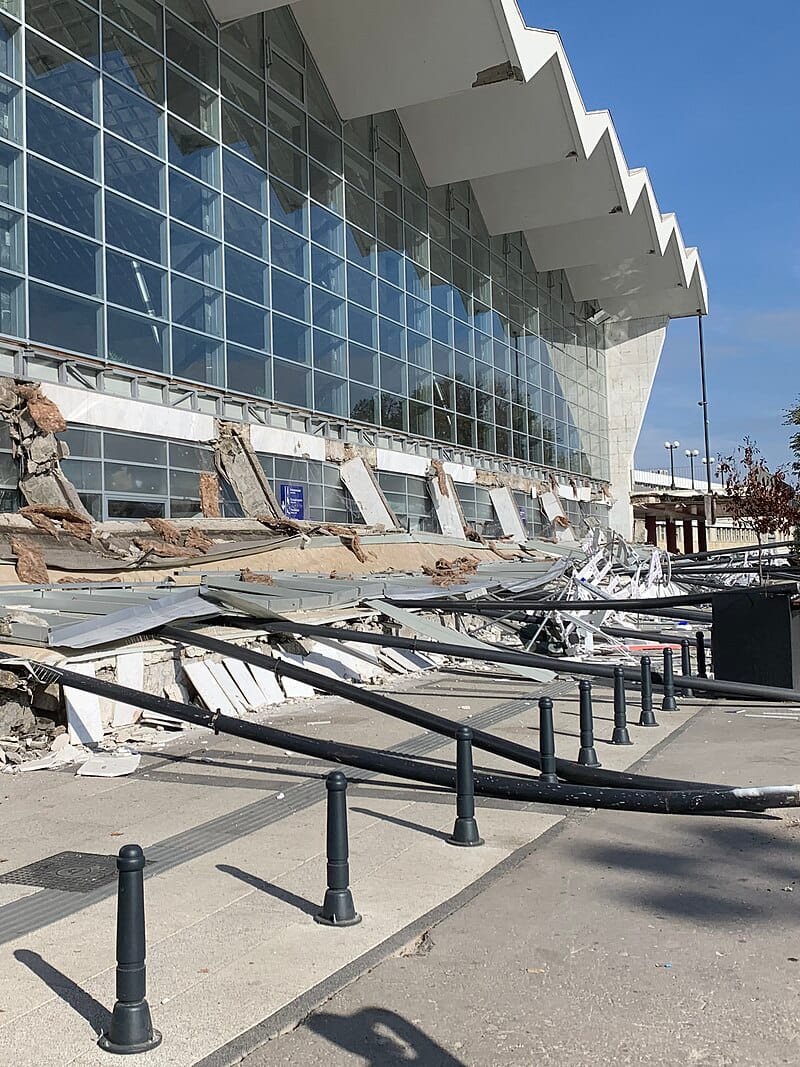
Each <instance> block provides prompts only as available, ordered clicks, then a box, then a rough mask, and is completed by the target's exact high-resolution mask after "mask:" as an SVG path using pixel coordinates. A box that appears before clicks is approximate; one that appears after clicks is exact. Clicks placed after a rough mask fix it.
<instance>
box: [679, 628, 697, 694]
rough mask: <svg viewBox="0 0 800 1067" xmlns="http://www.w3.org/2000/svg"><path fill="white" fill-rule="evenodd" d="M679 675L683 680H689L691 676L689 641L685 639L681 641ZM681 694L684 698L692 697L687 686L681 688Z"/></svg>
mask: <svg viewBox="0 0 800 1067" xmlns="http://www.w3.org/2000/svg"><path fill="white" fill-rule="evenodd" d="M681 674H682V675H683V676H684V678H691V676H692V657H691V653H690V652H689V639H688V638H687V637H684V638H683V639H682V640H681ZM681 693H683V695H684V696H685V697H691V696H694V693H693V692H692V690H691V688H690V687H689V686H681Z"/></svg>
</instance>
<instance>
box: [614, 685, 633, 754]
mask: <svg viewBox="0 0 800 1067" xmlns="http://www.w3.org/2000/svg"><path fill="white" fill-rule="evenodd" d="M611 744H612V745H632V744H633V741H631V738H630V734H629V733H628V718H627V715H626V713H625V671H624V670H623V669H622V667H615V668H614V732H613V733H612V734H611Z"/></svg>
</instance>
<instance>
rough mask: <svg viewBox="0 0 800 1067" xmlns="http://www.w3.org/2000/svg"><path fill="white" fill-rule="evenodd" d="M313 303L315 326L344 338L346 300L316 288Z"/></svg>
mask: <svg viewBox="0 0 800 1067" xmlns="http://www.w3.org/2000/svg"><path fill="white" fill-rule="evenodd" d="M313 301H314V325H315V326H319V328H320V329H322V330H329V331H330V332H331V333H337V334H339V335H340V336H342V337H343V336H344V333H345V325H344V323H345V303H344V300H341V299H340V298H339V297H338V296H334V294H333V293H329V292H328V291H327V290H326V289H318V288H317V287H316V286H314V290H313Z"/></svg>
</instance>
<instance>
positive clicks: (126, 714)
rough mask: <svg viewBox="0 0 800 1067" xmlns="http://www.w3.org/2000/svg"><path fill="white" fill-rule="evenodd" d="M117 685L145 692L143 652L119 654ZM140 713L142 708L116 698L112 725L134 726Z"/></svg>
mask: <svg viewBox="0 0 800 1067" xmlns="http://www.w3.org/2000/svg"><path fill="white" fill-rule="evenodd" d="M117 685H124V686H125V687H126V688H127V689H136V690H138V691H139V692H140V693H142V692H144V654H143V653H142V652H126V653H125V655H120V656H117ZM140 715H141V709H140V708H136V707H134V706H133V705H132V704H123V703H122V702H121V701H119V700H115V701H114V709H113V717H112V720H111V725H112V726H114V727H120V726H132V725H133V723H135V722H136V721H137V719H138V718H139V716H140Z"/></svg>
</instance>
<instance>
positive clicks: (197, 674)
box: [183, 660, 239, 718]
mask: <svg viewBox="0 0 800 1067" xmlns="http://www.w3.org/2000/svg"><path fill="white" fill-rule="evenodd" d="M183 669H184V671H185V672H186V677H187V678H188V679H189V681H190V682H191V683H192V685H193V686H194V689H195V691H196V692H197V695H198V696H199V697H200V699H201V700H202V701H203V703H204V704H205V706H206V707H207V708H208V710H209V711H221V712H222V713H223V714H224V715H232V716H234V718H239V710H238V707H237V705H236V704H234V703H233V701H232V700H230V699H229V698H228V696H227V695H226V693H225V691H224V690H223V688H222V686H221V685H220V684H219V682H218V681H217V679H216V678H215V677H214V675H213V674H212V673H211V671H210V670H209V669H208V663H206V662H204V661H203V660H186V661H185V662H184V664H183ZM231 685H233V681H232V680H231Z"/></svg>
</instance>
